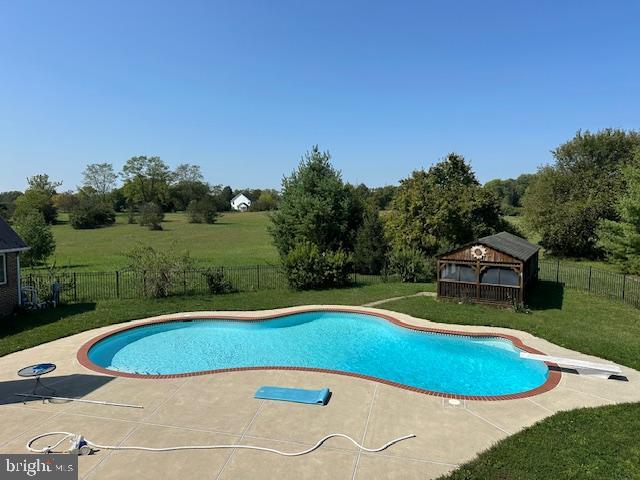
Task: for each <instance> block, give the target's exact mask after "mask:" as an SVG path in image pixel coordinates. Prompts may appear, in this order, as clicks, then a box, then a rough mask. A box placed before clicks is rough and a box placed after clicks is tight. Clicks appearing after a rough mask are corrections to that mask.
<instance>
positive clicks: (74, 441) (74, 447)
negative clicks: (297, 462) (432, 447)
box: [27, 432, 415, 457]
mask: <svg viewBox="0 0 640 480" xmlns="http://www.w3.org/2000/svg"><path fill="white" fill-rule="evenodd" d="M54 435H63V437H62V438H61V439H60V440H59V441H58V442H56V443H54V444H53V445H49V446H48V447H44V448H33V447H32V446H31V445H33V443H34V442H36V441H37V440H40V439H41V438H45V437H51V436H54ZM333 437H341V438H346V439H347V440H350V441H351V443H353V444H354V445H355V446H357V447H358V448H360V449H362V450H364V451H365V452H381V451H382V450H384V449H386V448H388V447H390V446H391V445H393V444H394V443H398V442H401V441H402V440H407V439H408V438H413V437H415V435H414V434H410V435H405V436H404V437H398V438H396V439H394V440H391V441H390V442H387V443H385V444H384V445H383V446H381V447H380V448H366V447H364V446H362V445H360V444H359V443H358V442H357V441H355V440H354V439H353V438H351V437H350V436H349V435H345V434H344V433H331V434H329V435H327V436H326V437H323V438H321V439H320V440H319V441H318V443H316V444H315V445H314V446H313V447H311V448H308V449H307V450H302V451H300V452H283V451H281V450H275V449H273V448H266V447H257V446H255V445H184V446H178V447H163V448H152V447H135V446H117V445H99V444H97V443H93V442H92V441H90V440H87V439H86V438H83V437H82V436H81V435H78V434H75V433H70V432H47V433H43V434H41V435H37V436H35V437H33V438H32V439H31V440H29V441H28V442H27V449H28V450H29V451H30V452H34V453H54V452H53V450H54V449H55V448H57V447H59V446H60V445H61V444H62V443H63V442H64V441H65V440H69V441H70V443H71V446H70V447H69V448H67V449H66V450H62V451H60V452H55V453H78V451H79V447H80V446H81V445H79V443H80V441H82V442H84V443H83V445H87V446H89V447H92V448H96V449H98V450H141V451H145V452H173V451H176V450H212V449H219V448H238V449H245V450H260V451H263V452H270V453H275V454H278V455H282V456H285V457H298V456H300V455H306V454H307V453H311V452H313V451H314V450H316V449H317V448H318V447H320V445H322V444H323V443H324V442H325V441H327V440H328V439H330V438H333Z"/></svg>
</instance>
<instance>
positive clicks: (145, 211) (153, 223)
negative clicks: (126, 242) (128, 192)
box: [138, 203, 164, 230]
mask: <svg viewBox="0 0 640 480" xmlns="http://www.w3.org/2000/svg"><path fill="white" fill-rule="evenodd" d="M162 220H164V213H163V212H162V208H160V206H159V205H157V204H155V203H145V204H144V205H142V207H140V216H139V217H138V223H139V224H140V225H142V226H146V227H149V230H162V225H160V223H161V222H162Z"/></svg>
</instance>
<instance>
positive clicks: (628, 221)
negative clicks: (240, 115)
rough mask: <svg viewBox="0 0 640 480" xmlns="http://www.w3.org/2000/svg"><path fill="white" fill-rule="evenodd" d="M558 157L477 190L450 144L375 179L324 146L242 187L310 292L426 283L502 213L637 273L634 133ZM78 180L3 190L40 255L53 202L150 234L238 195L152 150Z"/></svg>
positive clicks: (590, 139)
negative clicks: (435, 158)
mask: <svg viewBox="0 0 640 480" xmlns="http://www.w3.org/2000/svg"><path fill="white" fill-rule="evenodd" d="M552 155H553V159H554V161H553V163H551V164H549V165H544V166H542V167H540V168H539V169H538V171H537V172H536V173H535V174H523V175H520V176H519V177H518V178H515V179H507V180H501V179H496V180H492V181H490V182H487V183H486V184H485V185H481V184H480V182H479V181H478V179H477V177H476V175H475V173H474V172H473V170H472V169H471V167H470V166H469V164H468V163H467V162H466V161H465V159H464V158H463V157H462V156H461V155H458V154H456V153H451V154H449V155H447V156H446V157H444V158H443V159H442V160H440V161H439V162H437V163H435V164H434V165H433V166H431V167H430V168H429V169H427V170H425V169H420V170H416V171H414V172H412V173H411V174H410V175H409V176H408V177H407V178H405V179H403V180H401V181H400V184H399V185H398V186H385V187H380V188H368V187H367V186H365V185H362V184H361V185H351V184H349V183H347V182H345V181H343V179H342V178H341V174H340V172H339V170H337V169H336V168H335V167H334V166H333V165H332V163H331V156H330V154H329V152H326V151H322V150H320V148H319V147H317V146H316V147H314V148H313V149H312V150H311V151H309V152H307V153H306V154H305V155H304V156H303V158H302V160H301V162H300V164H299V166H298V168H297V170H295V171H294V172H292V173H291V175H289V176H287V177H285V178H284V180H283V183H282V187H281V190H280V191H276V190H250V189H247V190H244V191H243V192H244V193H245V194H246V195H247V196H249V197H250V198H251V199H252V200H254V202H253V203H252V208H254V209H259V210H273V214H272V216H271V218H272V222H271V226H270V232H271V234H272V236H273V242H274V244H275V246H276V247H277V249H278V252H279V254H280V257H281V259H282V263H283V265H284V267H285V269H286V270H287V271H288V272H290V274H291V278H294V277H296V280H295V281H294V282H293V284H297V285H303V286H305V287H309V286H328V285H339V284H341V283H342V282H345V281H346V278H347V273H350V272H351V271H353V269H355V270H356V271H359V272H362V273H372V274H375V273H380V272H381V271H383V270H385V269H387V270H389V271H390V270H393V271H395V272H397V273H399V274H400V275H401V276H402V278H403V279H405V280H411V281H416V280H421V279H429V278H431V277H433V275H434V270H433V260H432V259H433V257H434V256H435V255H437V254H438V253H440V252H442V251H444V250H446V249H449V248H452V247H454V246H457V245H460V244H463V243H466V242H469V241H471V240H473V239H475V238H478V237H480V236H483V235H487V234H491V233H495V232H497V231H501V230H511V231H513V232H514V233H520V232H518V231H517V230H516V229H515V227H513V226H511V225H510V224H509V223H506V222H505V221H504V215H505V214H510V215H522V218H523V220H524V222H525V225H526V226H527V227H528V229H529V230H531V231H532V232H535V233H536V234H537V235H538V236H539V237H540V244H541V246H543V247H544V248H545V249H546V250H547V251H548V252H549V253H551V254H553V255H556V256H562V257H582V258H594V259H597V258H600V259H604V258H606V259H608V260H610V261H611V262H614V263H616V264H618V265H619V266H620V269H621V270H622V271H624V272H629V273H640V133H638V132H635V131H624V130H618V129H605V130H601V131H598V132H595V133H592V132H588V131H586V132H582V131H579V132H577V134H576V135H575V136H574V137H573V138H572V139H570V140H568V141H567V142H565V143H563V144H561V145H560V146H558V147H557V148H556V149H554V150H552ZM83 179H84V181H83V184H82V186H81V187H80V188H79V189H78V190H77V191H76V192H73V193H71V192H60V193H59V192H58V189H59V187H60V183H58V182H55V181H53V180H51V179H50V178H49V177H48V176H47V175H36V176H34V177H31V178H30V179H29V185H28V188H27V190H26V191H25V192H23V193H21V192H5V193H2V194H0V203H1V204H2V205H4V211H2V212H0V214H2V215H4V216H9V217H11V218H13V219H14V223H15V224H16V227H17V229H18V230H19V231H20V232H21V233H24V236H25V239H26V240H27V241H28V243H30V244H34V243H36V242H37V243H39V244H42V245H44V247H43V248H42V251H44V252H46V250H47V248H49V247H50V246H51V244H52V243H53V237H52V236H48V235H47V233H46V232H42V231H41V230H42V229H41V226H42V224H45V225H46V224H51V223H53V222H55V219H56V216H57V212H58V211H59V210H62V211H68V212H70V221H71V223H72V225H73V226H75V227H76V228H92V227H94V226H101V225H108V224H110V223H113V219H114V218H115V217H114V215H115V214H114V212H116V211H120V212H129V218H130V221H131V222H138V223H140V224H141V225H147V226H149V227H150V228H154V229H155V228H158V227H159V225H160V222H161V220H162V215H163V214H164V212H166V211H174V210H186V211H187V212H188V214H189V218H190V221H193V222H207V223H212V222H215V219H216V216H217V214H218V212H220V211H225V210H228V209H229V208H230V203H229V202H230V200H231V198H232V196H233V195H234V193H235V192H234V191H233V190H232V189H231V187H228V186H226V187H222V186H220V185H215V186H211V185H209V184H208V183H206V182H205V181H204V179H203V176H202V174H201V171H200V168H199V167H198V166H196V165H189V164H184V165H180V166H178V167H177V168H176V169H175V170H174V171H171V170H170V169H169V168H168V166H167V165H166V164H165V163H164V162H162V160H160V159H159V158H158V157H132V158H131V159H130V160H129V161H128V162H127V163H126V164H125V166H124V167H123V169H122V172H121V173H120V174H116V173H115V171H114V170H113V167H112V166H111V165H110V164H93V165H89V166H87V168H86V169H85V171H84V173H83ZM119 179H120V180H121V181H122V184H121V185H119V186H118V185H117V181H118V180H119ZM160 228H161V227H160ZM30 240H31V241H30ZM33 250H36V251H37V250H39V249H33ZM36 251H34V253H33V255H34V257H37V252H36ZM43 255H44V254H43ZM44 258H46V256H45V257H44Z"/></svg>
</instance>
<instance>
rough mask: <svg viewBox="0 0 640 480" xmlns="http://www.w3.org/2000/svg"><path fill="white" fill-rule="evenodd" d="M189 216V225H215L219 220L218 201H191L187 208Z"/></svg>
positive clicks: (211, 199)
mask: <svg viewBox="0 0 640 480" xmlns="http://www.w3.org/2000/svg"><path fill="white" fill-rule="evenodd" d="M187 215H188V216H189V223H208V224H210V225H211V224H214V223H216V220H217V219H218V209H217V208H216V201H215V200H214V199H213V198H211V197H206V198H202V199H200V200H191V201H190V202H189V206H188V207H187Z"/></svg>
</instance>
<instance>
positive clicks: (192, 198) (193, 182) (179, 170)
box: [168, 163, 211, 210]
mask: <svg viewBox="0 0 640 480" xmlns="http://www.w3.org/2000/svg"><path fill="white" fill-rule="evenodd" d="M210 192H211V188H210V187H209V185H208V184H207V183H205V181H204V177H203V175H202V171H201V170H200V166H199V165H191V164H188V163H183V164H181V165H178V166H177V167H176V169H175V170H174V172H173V174H172V183H171V186H170V187H169V202H168V203H170V204H171V205H170V206H171V208H172V209H173V210H186V209H187V207H188V206H189V204H191V202H196V203H198V202H201V201H202V200H204V199H206V197H207V196H208V195H209V193H210Z"/></svg>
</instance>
